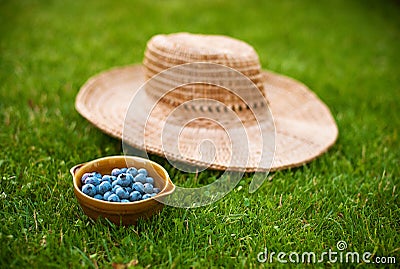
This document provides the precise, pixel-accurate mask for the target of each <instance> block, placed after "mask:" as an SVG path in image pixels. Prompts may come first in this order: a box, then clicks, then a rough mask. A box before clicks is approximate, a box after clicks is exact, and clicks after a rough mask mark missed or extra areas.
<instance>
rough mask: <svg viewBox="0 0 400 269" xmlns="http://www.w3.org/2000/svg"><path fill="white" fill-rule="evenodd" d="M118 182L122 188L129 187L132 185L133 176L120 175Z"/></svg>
mask: <svg viewBox="0 0 400 269" xmlns="http://www.w3.org/2000/svg"><path fill="white" fill-rule="evenodd" d="M117 180H119V182H120V184H119V185H121V186H122V187H128V186H130V185H131V184H132V180H133V176H132V175H131V174H119V175H118V179H117Z"/></svg>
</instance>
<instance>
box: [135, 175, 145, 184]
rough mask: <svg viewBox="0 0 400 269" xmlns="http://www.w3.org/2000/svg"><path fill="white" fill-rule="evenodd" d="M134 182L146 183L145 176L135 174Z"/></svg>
mask: <svg viewBox="0 0 400 269" xmlns="http://www.w3.org/2000/svg"><path fill="white" fill-rule="evenodd" d="M134 181H135V182H140V183H143V184H144V183H146V176H145V175H144V174H137V176H136V177H135V179H134Z"/></svg>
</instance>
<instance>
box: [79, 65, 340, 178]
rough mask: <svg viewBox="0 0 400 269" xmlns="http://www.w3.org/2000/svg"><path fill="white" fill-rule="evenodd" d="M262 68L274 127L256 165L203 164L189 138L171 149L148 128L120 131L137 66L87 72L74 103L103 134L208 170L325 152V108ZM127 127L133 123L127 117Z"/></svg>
mask: <svg viewBox="0 0 400 269" xmlns="http://www.w3.org/2000/svg"><path fill="white" fill-rule="evenodd" d="M262 72H263V75H264V77H265V81H264V89H265V92H266V96H267V98H268V102H269V109H270V111H271V113H272V116H273V123H274V128H272V129H270V132H274V134H271V135H273V136H274V146H275V148H273V149H271V151H272V153H271V154H274V156H273V158H272V159H271V162H270V163H269V164H268V167H259V166H257V165H255V163H251V162H250V163H249V162H246V163H243V164H242V165H235V166H231V165H230V162H229V158H216V159H214V160H213V162H211V163H209V164H204V163H202V160H201V159H200V158H201V156H199V155H198V153H196V152H193V145H189V144H190V143H191V141H190V140H182V141H179V143H183V144H184V145H179V148H186V149H188V150H189V151H188V152H185V153H184V154H177V152H172V151H170V150H168V149H166V148H165V147H164V146H163V145H162V143H161V142H160V141H159V139H158V136H159V135H158V134H157V133H154V132H153V133H152V134H153V135H149V136H147V137H146V139H145V141H143V140H142V141H138V140H135V135H134V134H131V135H130V136H127V135H124V132H125V131H124V128H127V126H126V115H127V112H128V109H129V106H130V102H131V100H132V98H133V97H134V96H135V94H136V92H137V91H138V90H139V89H140V88H141V86H142V85H143V84H144V83H145V81H146V79H145V75H144V67H143V66H142V65H130V66H125V67H118V68H114V69H111V70H108V71H105V72H102V73H100V74H98V75H95V76H93V77H92V78H90V79H89V80H88V81H87V82H86V83H85V84H84V85H83V86H82V87H81V89H80V91H79V93H78V95H77V97H76V103H75V107H76V109H77V111H78V112H79V113H80V114H81V115H82V116H83V117H84V118H86V119H87V120H88V121H89V122H91V123H92V124H93V125H95V126H96V127H98V128H99V129H100V130H102V131H103V132H105V133H106V134H108V135H111V136H113V137H116V138H118V139H123V140H124V143H128V144H130V145H131V146H133V147H136V148H138V149H140V150H145V151H147V152H148V153H152V154H156V155H160V156H162V157H167V158H168V159H172V160H175V161H179V162H183V163H187V164H192V165H202V164H204V165H207V166H209V168H211V169H217V170H226V169H228V170H237V171H246V172H254V171H260V170H261V171H266V170H270V171H275V170H281V169H286V168H290V167H297V166H301V165H303V164H305V163H307V162H309V161H311V160H313V159H315V158H316V157H318V156H320V155H321V154H323V153H324V152H326V151H327V150H328V148H329V147H330V146H332V145H333V144H334V143H335V141H336V139H337V136H338V128H337V126H336V123H335V121H334V119H333V117H332V115H331V113H330V111H329V109H328V107H327V106H326V105H325V104H324V103H323V102H322V101H321V100H320V99H319V98H318V97H317V96H316V95H315V94H314V93H313V92H312V91H310V90H309V89H308V88H307V87H306V86H305V85H304V84H302V83H301V82H298V81H296V80H294V79H292V78H289V77H286V76H283V75H280V74H276V73H273V72H270V71H262ZM150 102H151V101H150ZM164 116H165V115H164ZM164 116H160V117H159V118H157V114H155V115H154V116H153V124H154V126H160V124H162V122H163V120H164V119H165V117H164ZM129 126H135V124H134V123H132V122H130V123H129ZM137 126H138V125H136V127H137ZM196 128H197V129H196ZM201 128H203V127H201V126H198V127H196V126H195V127H194V128H192V130H193V136H196V133H198V132H199V131H200V129H201ZM155 129H157V128H155ZM125 130H126V129H125ZM136 131H137V132H143V130H140V128H136V129H135V127H132V128H131V130H130V132H136ZM264 132H266V131H264ZM189 137H190V136H189ZM248 140H249V141H248V144H249V148H250V149H254V148H257V144H256V143H258V142H259V141H257V139H254V141H253V140H252V137H251V136H249V137H248ZM185 143H186V144H185ZM193 143H195V142H193ZM214 143H215V142H214ZM217 146H218V145H217ZM217 146H216V148H217V149H218V147H217ZM192 152H193V154H192ZM257 154H260V151H259V150H257V151H255V152H254V153H251V152H250V156H251V157H252V158H253V157H254V159H257V158H256V157H257V156H255V155H257ZM261 154H262V153H261Z"/></svg>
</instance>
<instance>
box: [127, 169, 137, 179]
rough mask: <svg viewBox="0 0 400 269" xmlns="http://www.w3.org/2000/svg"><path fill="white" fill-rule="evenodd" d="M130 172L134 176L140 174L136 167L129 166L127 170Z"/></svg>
mask: <svg viewBox="0 0 400 269" xmlns="http://www.w3.org/2000/svg"><path fill="white" fill-rule="evenodd" d="M126 172H127V173H128V174H131V175H132V176H133V177H135V176H136V175H137V174H138V171H137V169H136V168H135V167H129V168H128V170H126Z"/></svg>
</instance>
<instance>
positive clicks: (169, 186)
mask: <svg viewBox="0 0 400 269" xmlns="http://www.w3.org/2000/svg"><path fill="white" fill-rule="evenodd" d="M112 159H115V160H119V159H124V160H125V161H126V160H127V159H130V160H133V161H139V162H145V163H149V164H150V165H151V166H153V167H157V168H158V169H160V170H161V171H162V173H163V175H159V176H160V178H162V180H163V181H164V182H165V185H164V187H163V189H162V190H161V191H160V192H159V193H158V194H157V195H155V196H153V197H150V198H148V199H145V200H140V201H134V202H131V201H129V202H128V203H121V202H109V201H103V200H98V199H95V198H93V197H90V196H89V195H86V194H84V193H83V192H82V191H81V190H80V188H79V186H78V181H80V179H79V178H78V177H76V176H75V175H76V173H77V172H78V171H79V170H80V169H82V168H83V169H84V168H85V167H87V166H90V165H92V164H93V163H96V162H103V161H106V160H112ZM70 173H71V174H72V181H73V185H74V193H75V195H76V196H77V198H78V201H79V202H80V203H82V201H83V200H85V199H88V201H90V203H86V202H85V206H86V207H90V208H98V207H100V208H102V210H107V209H106V208H103V207H109V206H110V205H113V206H118V207H121V208H126V209H128V208H129V207H132V206H137V205H143V204H147V203H153V202H158V203H162V202H161V201H162V198H164V197H165V196H167V195H170V194H171V193H172V192H174V190H175V185H174V184H173V182H172V181H171V178H170V177H169V174H168V172H167V171H166V170H165V168H164V167H162V166H161V165H160V164H158V163H156V162H154V161H152V160H149V159H145V158H142V157H138V156H129V155H113V156H106V157H101V158H97V159H93V160H91V161H88V162H84V163H81V164H77V165H75V166H73V167H72V168H71V169H70ZM79 198H80V199H79ZM96 205H98V207H97V206H96ZM143 211H144V210H143Z"/></svg>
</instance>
